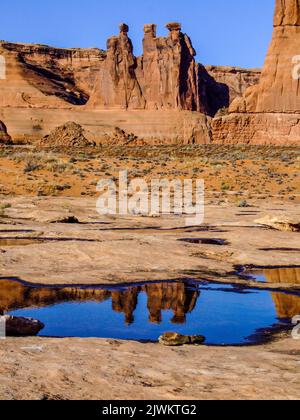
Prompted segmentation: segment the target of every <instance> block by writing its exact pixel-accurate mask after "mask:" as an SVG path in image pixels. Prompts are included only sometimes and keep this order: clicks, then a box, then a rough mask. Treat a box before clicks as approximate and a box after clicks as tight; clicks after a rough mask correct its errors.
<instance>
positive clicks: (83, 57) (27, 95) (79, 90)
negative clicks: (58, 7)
mask: <svg viewBox="0 0 300 420" xmlns="http://www.w3.org/2000/svg"><path fill="white" fill-rule="evenodd" d="M0 55H1V56H2V59H3V60H5V74H4V77H3V78H1V79H0V106H1V107H25V108H30V107H38V108H68V107H70V106H72V105H83V104H85V103H86V102H87V101H88V99H89V96H90V94H91V92H92V90H93V87H94V85H95V80H96V77H97V75H98V73H99V71H100V68H101V65H102V63H103V61H104V60H105V57H106V54H105V52H103V51H101V50H98V49H96V48H95V49H59V48H52V47H48V46H44V45H27V44H12V43H8V42H3V41H2V42H0Z"/></svg>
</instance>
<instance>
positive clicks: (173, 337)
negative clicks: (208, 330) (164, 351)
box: [159, 332, 205, 347]
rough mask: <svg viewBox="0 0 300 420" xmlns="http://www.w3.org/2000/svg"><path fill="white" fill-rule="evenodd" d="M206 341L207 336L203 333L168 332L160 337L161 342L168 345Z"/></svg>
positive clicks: (197, 343)
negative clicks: (202, 334)
mask: <svg viewBox="0 0 300 420" xmlns="http://www.w3.org/2000/svg"><path fill="white" fill-rule="evenodd" d="M204 342H205V337H203V336H201V335H192V336H190V335H181V334H177V333H171V332H167V333H165V334H163V335H162V336H161V337H159V343H160V344H162V345H164V346H168V347H177V346H184V345H200V344H203V343H204Z"/></svg>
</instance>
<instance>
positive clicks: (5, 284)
mask: <svg viewBox="0 0 300 420" xmlns="http://www.w3.org/2000/svg"><path fill="white" fill-rule="evenodd" d="M140 292H144V293H146V294H147V296H148V310H149V314H150V315H149V319H150V322H152V323H160V322H161V321H162V311H166V310H169V311H173V312H174V316H173V318H172V322H173V323H174V324H184V323H185V321H186V314H188V313H190V312H192V311H193V310H194V308H195V306H196V303H197V299H198V297H199V293H198V291H195V290H192V289H191V288H189V287H188V286H187V285H186V284H185V283H161V284H148V285H146V286H143V287H140V286H137V287H134V286H132V287H129V288H127V289H126V290H122V291H118V290H116V291H113V292H110V291H108V290H105V289H80V288H75V287H74V288H73V287H65V288H51V287H30V286H25V285H23V284H21V283H19V282H16V281H10V280H2V281H1V282H0V311H1V310H2V311H6V312H9V311H12V310H15V309H21V308H30V307H43V306H48V305H54V304H58V303H62V302H77V301H80V302H82V301H95V302H103V301H105V300H107V299H109V298H111V299H112V309H113V310H114V311H116V312H119V313H124V314H125V320H126V323H127V324H128V325H130V324H132V323H133V322H134V312H135V310H136V308H137V304H138V296H139V293H140Z"/></svg>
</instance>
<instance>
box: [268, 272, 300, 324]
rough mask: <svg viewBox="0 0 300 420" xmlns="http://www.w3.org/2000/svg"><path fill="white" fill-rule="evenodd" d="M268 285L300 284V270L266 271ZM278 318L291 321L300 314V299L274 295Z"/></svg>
mask: <svg viewBox="0 0 300 420" xmlns="http://www.w3.org/2000/svg"><path fill="white" fill-rule="evenodd" d="M264 275H265V277H266V280H267V282H268V283H282V284H287V283H290V284H300V268H276V269H269V270H264ZM272 297H273V300H274V303H275V306H276V311H277V317H278V318H281V319H285V318H288V319H291V318H293V317H294V316H296V315H299V314H300V297H297V296H292V295H287V294H284V293H272Z"/></svg>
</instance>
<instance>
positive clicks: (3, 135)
mask: <svg viewBox="0 0 300 420" xmlns="http://www.w3.org/2000/svg"><path fill="white" fill-rule="evenodd" d="M1 143H3V144H12V139H11V137H10V135H9V134H8V133H7V128H6V125H5V124H4V123H3V122H2V121H0V144H1Z"/></svg>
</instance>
